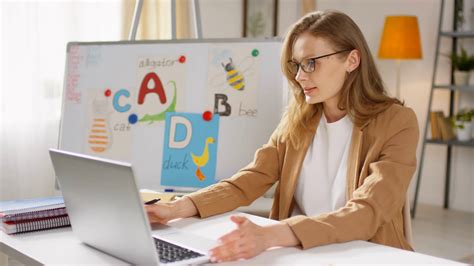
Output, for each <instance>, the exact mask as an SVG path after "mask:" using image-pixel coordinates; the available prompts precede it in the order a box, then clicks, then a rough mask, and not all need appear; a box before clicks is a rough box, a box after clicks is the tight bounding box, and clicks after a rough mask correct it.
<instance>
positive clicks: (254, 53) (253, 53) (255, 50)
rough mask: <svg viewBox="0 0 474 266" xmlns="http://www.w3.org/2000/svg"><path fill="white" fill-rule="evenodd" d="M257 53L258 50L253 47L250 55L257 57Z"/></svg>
mask: <svg viewBox="0 0 474 266" xmlns="http://www.w3.org/2000/svg"><path fill="white" fill-rule="evenodd" d="M259 53H260V52H259V51H258V49H253V50H252V56H253V57H257V56H258V54H259Z"/></svg>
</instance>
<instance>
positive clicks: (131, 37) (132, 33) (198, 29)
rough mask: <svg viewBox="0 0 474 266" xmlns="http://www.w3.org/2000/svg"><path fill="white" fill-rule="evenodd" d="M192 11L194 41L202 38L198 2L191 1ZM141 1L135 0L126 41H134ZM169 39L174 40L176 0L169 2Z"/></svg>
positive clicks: (196, 0) (141, 5)
mask: <svg viewBox="0 0 474 266" xmlns="http://www.w3.org/2000/svg"><path fill="white" fill-rule="evenodd" d="M192 2H193V5H192V11H193V17H194V27H195V28H194V32H195V33H196V39H201V38H202V27H201V12H200V9H199V3H198V0H192ZM142 7H143V0H137V2H136V4H135V11H134V13H133V19H132V25H131V26H130V34H129V36H128V39H129V40H130V41H135V38H136V36H137V29H138V24H139V22H140V15H141V12H142ZM171 34H172V35H171V39H173V40H175V39H176V0H171Z"/></svg>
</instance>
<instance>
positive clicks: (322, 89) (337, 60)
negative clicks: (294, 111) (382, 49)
mask: <svg viewBox="0 0 474 266" xmlns="http://www.w3.org/2000/svg"><path fill="white" fill-rule="evenodd" d="M334 52H338V51H336V50H335V49H334V48H332V47H331V45H330V43H329V42H327V41H326V40H325V39H323V38H321V37H314V36H313V35H311V34H309V33H303V34H301V35H300V36H298V38H297V39H296V41H295V43H294V45H293V56H292V61H294V62H296V63H303V65H306V68H308V66H309V65H311V64H312V63H314V71H313V72H311V73H306V72H305V71H304V70H303V69H302V67H299V68H298V72H297V73H296V76H295V79H296V81H297V82H298V83H299V84H300V86H301V88H302V89H303V92H304V94H305V96H306V102H307V103H309V104H315V103H324V102H327V101H334V102H335V103H336V104H337V102H338V101H339V92H340V90H341V88H342V85H343V84H344V80H345V77H346V72H347V64H346V62H345V61H346V60H344V59H342V58H341V56H340V54H335V55H330V56H327V57H323V58H319V59H316V60H311V59H310V58H314V57H319V56H323V55H327V54H331V53H334ZM344 58H346V57H344ZM308 59H310V60H308ZM309 68H310V69H311V67H309ZM306 70H308V69H306Z"/></svg>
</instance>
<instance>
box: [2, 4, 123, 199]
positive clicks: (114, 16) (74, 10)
mask: <svg viewBox="0 0 474 266" xmlns="http://www.w3.org/2000/svg"><path fill="white" fill-rule="evenodd" d="M121 9H122V3H121V2H120V1H119V0H116V1H99V2H90V1H74V2H73V1H51V2H33V1H24V2H23V1H21V2H20V1H8V2H6V1H0V17H1V18H0V20H1V22H0V35H1V38H2V41H1V46H0V58H1V60H0V108H1V113H0V200H9V199H19V198H28V197H42V196H51V195H54V194H55V193H57V191H56V190H55V176H54V171H53V168H52V165H51V161H50V159H49V154H48V148H52V147H57V146H58V135H59V124H60V115H61V97H62V85H63V76H64V67H65V56H66V44H67V42H69V41H105V40H107V41H116V40H119V39H120V33H121V25H122V21H121Z"/></svg>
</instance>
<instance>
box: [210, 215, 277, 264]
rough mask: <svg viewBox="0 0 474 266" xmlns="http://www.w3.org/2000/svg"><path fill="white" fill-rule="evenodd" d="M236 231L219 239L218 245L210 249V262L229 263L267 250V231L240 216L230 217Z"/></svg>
mask: <svg viewBox="0 0 474 266" xmlns="http://www.w3.org/2000/svg"><path fill="white" fill-rule="evenodd" d="M230 219H231V220H232V222H234V223H235V224H236V225H237V229H235V230H234V231H232V232H230V233H228V234H226V235H224V236H222V237H221V238H219V242H220V245H219V246H217V247H215V248H213V249H211V250H210V252H209V254H210V257H211V261H212V262H222V261H231V260H238V259H248V258H252V257H254V256H256V255H258V254H260V253H262V252H263V251H265V250H266V249H267V248H269V245H268V244H269V243H268V241H267V238H268V237H269V236H268V233H267V232H268V231H267V229H266V228H268V227H263V226H259V225H256V224H254V223H252V222H251V221H250V220H248V219H247V218H245V217H242V216H231V217H230Z"/></svg>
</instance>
